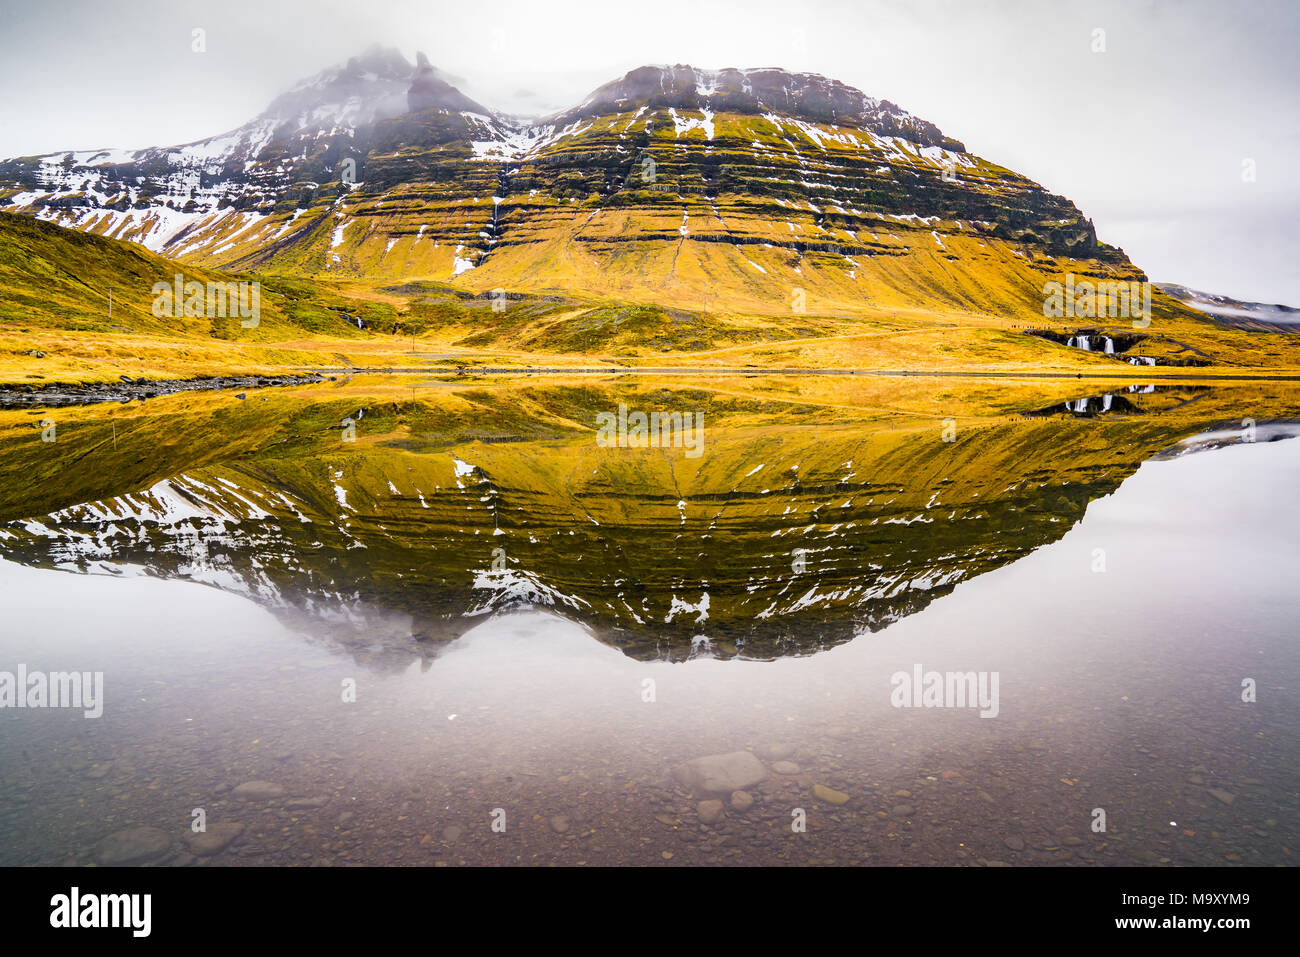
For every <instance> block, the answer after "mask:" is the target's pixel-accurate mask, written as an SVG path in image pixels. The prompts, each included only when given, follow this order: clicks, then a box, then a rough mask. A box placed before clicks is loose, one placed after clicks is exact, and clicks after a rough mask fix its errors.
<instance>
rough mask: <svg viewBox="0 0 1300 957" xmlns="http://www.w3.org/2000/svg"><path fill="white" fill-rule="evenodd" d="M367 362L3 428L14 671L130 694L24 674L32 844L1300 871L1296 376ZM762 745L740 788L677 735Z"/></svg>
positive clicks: (432, 859)
mask: <svg viewBox="0 0 1300 957" xmlns="http://www.w3.org/2000/svg"><path fill="white" fill-rule="evenodd" d="M340 388H342V387H340ZM347 388H348V389H350V390H351V391H348V392H346V394H343V395H340V394H339V393H338V392H337V391H330V390H268V391H267V392H266V393H264V394H259V393H252V394H250V396H249V401H246V402H239V401H236V400H234V399H233V398H232V397H211V398H210V399H206V400H205V404H203V405H201V406H200V405H198V404H196V403H185V402H181V401H179V397H173V399H172V400H165V401H164V400H159V403H161V404H154V403H148V404H145V405H144V406H139V405H136V406H127V407H122V408H121V409H117V410H99V411H91V410H60V427H59V437H58V439H57V441H56V442H53V443H47V444H46V445H47V447H45V448H42V447H41V446H40V444H33V443H34V442H36V443H39V439H38V437H36V436H35V435H34V434H33V426H32V425H31V420H32V419H35V418H39V412H33V413H31V414H29V415H27V417H26V418H24V417H23V416H20V415H19V414H14V415H13V416H12V417H11V418H9V419H6V420H4V422H0V475H2V476H3V479H4V481H3V487H4V490H5V491H4V495H5V503H4V512H3V514H2V516H0V517H2V518H3V520H4V522H3V524H0V600H3V602H4V607H5V609H6V612H7V614H6V616H5V624H4V628H3V632H2V633H0V670H4V669H8V670H11V671H12V670H15V669H16V667H17V665H18V664H24V665H26V667H27V668H28V669H29V670H33V671H34V670H43V671H47V672H53V671H60V670H70V669H76V670H79V671H89V672H95V671H102V672H103V675H104V689H105V690H104V709H103V715H102V717H99V718H90V719H88V718H85V717H83V715H82V713H81V712H80V711H73V710H70V709H62V710H61V709H51V708H46V709H31V708H23V709H16V708H12V709H11V708H6V709H4V710H0V829H2V831H3V834H4V840H3V841H2V842H0V863H4V864H52V863H92V862H95V861H96V860H103V847H104V845H103V844H101V842H102V841H103V839H104V838H105V837H107V836H109V835H112V834H114V833H116V832H119V831H122V830H123V829H127V828H131V827H134V826H141V825H143V826H150V827H156V828H159V829H161V830H162V831H163V832H166V834H167V835H169V836H170V837H171V839H172V844H171V846H170V847H168V848H166V849H155V850H152V851H150V852H149V853H147V854H144V853H143V852H142V855H143V856H142V860H148V861H151V862H156V863H168V864H192V865H200V866H210V865H239V864H266V863H276V864H341V863H402V864H449V865H450V864H459V863H477V864H516V863H525V864H548V863H558V864H575V863H588V864H607V863H636V864H673V865H675V864H683V863H686V864H697V863H704V864H708V863H745V864H764V863H772V864H785V863H791V864H809V863H825V864H829V863H834V864H849V863H858V864H877V865H896V864H979V863H984V864H996V863H1007V864H1027V863H1061V864H1142V863H1168V864H1221V863H1238V862H1240V863H1243V864H1256V865H1259V864H1264V865H1272V864H1290V863H1292V860H1293V857H1292V854H1293V852H1294V851H1295V849H1296V847H1297V838H1298V836H1300V835H1298V834H1297V831H1298V830H1300V821H1298V818H1297V809H1298V808H1300V794H1298V793H1297V792H1298V788H1297V784H1298V782H1300V776H1298V775H1297V765H1298V764H1300V744H1298V743H1297V742H1298V741H1300V736H1298V735H1297V731H1298V730H1300V727H1298V726H1300V709H1297V707H1296V705H1297V700H1296V697H1297V696H1296V690H1295V689H1296V688H1297V687H1300V684H1298V682H1297V678H1298V677H1300V676H1298V675H1297V671H1300V655H1297V652H1296V646H1295V625H1296V622H1297V621H1300V598H1298V597H1297V595H1296V589H1295V587H1294V582H1295V573H1296V571H1297V569H1298V568H1300V561H1298V559H1300V546H1297V542H1300V534H1298V533H1300V516H1298V515H1297V512H1296V510H1295V508H1294V507H1293V506H1292V497H1293V495H1294V490H1295V488H1296V479H1297V477H1298V476H1300V443H1297V442H1292V441H1285V440H1279V441H1272V440H1273V439H1283V438H1284V437H1285V436H1287V435H1290V434H1291V433H1293V432H1294V431H1295V426H1294V424H1293V420H1294V418H1295V411H1296V404H1295V403H1293V402H1292V400H1291V398H1290V397H1289V396H1286V395H1284V394H1272V393H1268V392H1267V390H1263V391H1261V390H1258V389H1246V390H1234V389H1226V388H1224V389H1220V388H1212V389H1204V388H1196V387H1187V388H1185V389H1182V390H1179V389H1174V390H1171V391H1155V392H1150V391H1146V390H1140V391H1135V392H1127V391H1126V392H1124V393H1123V395H1124V399H1125V401H1124V402H1123V403H1118V402H1111V403H1098V402H1082V403H1081V402H1080V401H1079V400H1080V399H1085V398H1088V397H1094V396H1097V395H1100V394H1101V391H1098V390H1093V391H1090V390H1089V389H1088V388H1087V387H1086V386H1075V387H1071V386H1063V387H1058V388H1057V391H1055V392H1052V393H1051V394H1047V393H1046V392H1045V391H1044V390H1045V389H1046V387H1045V386H1043V385H1041V384H1035V385H1033V386H1032V387H1030V386H1015V387H1013V386H1011V385H1007V386H1004V387H1003V386H999V387H996V388H995V387H991V386H988V385H979V386H978V387H976V386H972V387H970V389H966V390H956V391H952V387H951V386H949V385H947V384H945V386H944V389H945V390H947V391H945V393H944V394H943V395H933V394H932V387H930V386H925V387H924V388H922V387H916V389H915V390H914V391H911V392H909V391H907V389H909V388H913V387H911V386H907V387H904V386H899V385H896V384H895V385H890V386H888V387H887V388H884V391H883V392H879V393H877V392H870V393H869V394H868V393H862V392H845V391H839V392H835V393H834V394H831V393H827V392H825V391H822V392H816V391H815V390H814V391H813V392H802V391H793V392H792V391H791V390H790V389H789V388H788V387H786V386H784V385H783V386H782V387H781V388H780V389H776V388H767V387H766V386H759V385H755V386H753V387H746V388H745V389H743V390H741V389H739V388H737V387H736V386H735V384H733V383H724V384H718V383H700V384H699V385H697V386H692V385H683V384H679V383H672V384H670V385H664V384H662V383H657V382H647V383H638V384H636V385H635V386H631V385H627V384H619V385H591V384H585V383H583V384H572V385H565V386H563V387H560V386H553V385H549V384H546V385H544V384H537V383H532V384H513V385H509V386H504V385H498V386H490V385H488V384H465V383H450V384H447V385H446V387H445V388H439V389H437V390H434V389H427V388H419V387H411V388H405V391H403V392H401V393H400V394H399V393H394V392H393V391H392V390H391V387H390V386H389V385H388V384H387V383H365V382H362V383H353V384H350V385H349V386H348V387H347ZM816 388H818V389H821V388H823V387H820V386H818V387H816ZM863 388H866V387H863ZM1061 388H1064V389H1066V390H1067V391H1064V392H1062V391H1060V389H1061ZM1071 388H1073V389H1074V391H1073V392H1070V391H1068V390H1069V389H1071ZM927 390H929V391H927ZM264 397H265V398H266V399H267V401H266V402H265V403H262V402H261V400H262V399H263V398H264ZM166 401H170V402H171V403H172V404H171V405H168V404H166ZM620 402H624V403H628V404H630V405H631V406H632V407H633V408H646V409H650V408H658V409H665V410H667V409H677V410H682V409H693V410H695V411H703V412H704V415H705V419H704V424H705V430H706V431H705V433H704V443H703V453H702V454H701V455H699V456H698V457H696V458H688V457H687V456H686V454H685V452H686V450H685V449H683V448H668V449H664V448H656V449H640V448H601V447H598V446H597V445H596V443H595V442H593V440H592V436H591V427H592V422H593V416H592V413H593V412H594V411H599V410H612V409H616V408H617V407H618V404H619V403H620ZM1103 407H1104V408H1103ZM1017 410H1018V411H1017ZM1074 410H1077V412H1076V411H1074ZM357 411H361V412H362V414H361V415H359V416H358V415H357V414H356V412H357ZM347 418H350V419H352V424H353V426H354V427H355V429H356V436H355V441H349V440H345V439H344V438H343V437H342V436H343V435H346V432H345V431H344V430H345V429H346V426H345V425H342V422H343V421H344V419H347ZM948 422H951V423H952V424H951V425H946V423H948ZM106 427H107V428H108V429H110V430H111V432H112V436H113V438H111V439H110V438H109V437H108V436H109V433H108V432H107V431H106ZM946 429H947V430H951V431H952V432H953V433H954V434H952V435H950V436H949V437H950V438H952V439H953V441H944V436H945V434H947V432H945V430H946ZM1197 436H1200V437H1201V438H1200V439H1199V440H1198V439H1196V438H1195V437H1197ZM1250 440H1253V441H1250ZM114 442H116V448H114V447H113V446H114ZM97 457H98V458H97ZM757 466H762V468H757V469H756V467H757ZM32 479H35V481H32ZM918 666H919V668H920V670H921V671H922V672H929V671H937V672H962V673H965V672H974V673H976V674H977V675H987V676H989V677H990V680H991V679H992V676H996V680H997V685H996V688H997V698H996V702H990V703H988V704H987V705H986V706H985V707H984V708H983V710H984V711H985V712H986V713H987V714H988V716H987V717H981V714H980V711H981V709H980V708H976V707H964V706H958V707H915V708H909V707H896V706H895V705H896V704H897V703H898V699H897V695H896V694H895V693H894V692H895V682H893V681H892V680H891V678H892V676H894V675H896V674H897V673H899V672H902V673H904V674H906V675H909V676H910V675H911V674H912V673H913V671H914V669H916V668H917V667H918ZM1247 679H1251V680H1253V682H1254V686H1255V689H1256V691H1255V698H1256V700H1254V701H1250V702H1247V701H1243V700H1242V697H1243V681H1245V680H1247ZM353 686H354V687H355V700H345V698H346V697H348V695H347V694H346V692H347V690H348V689H349V688H350V687H353ZM994 712H996V713H994ZM742 750H751V751H754V752H756V753H757V754H758V755H759V757H760V759H761V761H762V763H763V769H762V770H763V777H762V779H761V780H758V781H756V782H755V783H753V784H752V785H749V786H747V787H746V788H745V790H746V792H747V793H748V794H749V795H751V796H752V798H753V799H754V804H753V806H752V807H750V808H748V809H747V810H744V811H740V810H736V809H734V808H731V807H728V808H727V810H726V812H725V816H724V817H723V818H722V820H721V821H719V822H716V823H711V824H705V823H701V820H700V817H701V808H700V807H699V802H700V800H701V799H702V798H704V797H706V795H702V794H691V793H689V792H688V790H687V788H686V787H684V786H683V785H682V783H681V782H680V781H679V780H677V779H675V778H674V776H673V769H674V768H675V767H676V766H678V765H680V764H681V763H682V762H685V761H688V760H691V759H694V758H698V757H701V756H705V755H714V754H719V753H726V752H734V751H742ZM780 762H786V763H780ZM779 763H780V766H779V767H778V764H779ZM788 765H789V766H788ZM779 771H791V772H792V773H789V774H783V773H778V772H779ZM259 780H260V781H270V782H273V783H275V784H277V785H279V786H280V788H282V789H283V793H282V794H279V795H277V796H272V797H254V798H244V797H241V796H238V795H237V794H236V793H235V792H234V789H235V788H236V787H237V786H239V785H241V784H244V783H246V782H249V781H259ZM817 786H823V787H826V788H830V789H833V791H834V792H839V794H838V795H837V794H834V793H831V792H822V794H823V795H825V796H826V797H830V798H834V799H835V800H838V798H839V797H840V796H847V801H846V802H845V803H842V804H836V803H832V802H831V801H828V800H826V799H825V797H823V796H819V795H818V793H817V792H815V791H814V788H815V787H817ZM719 797H720V798H721V799H722V800H724V801H730V795H729V794H721V795H719ZM197 808H202V809H203V810H204V812H205V813H206V816H207V822H208V825H209V827H210V828H211V827H213V826H214V825H216V824H218V823H220V824H229V823H231V822H237V823H239V824H241V825H243V830H242V832H241V833H240V834H239V836H238V837H236V838H235V839H234V840H233V841H232V842H231V843H230V844H229V845H228V846H227V847H225V848H224V849H222V850H220V851H219V852H217V853H216V854H214V855H211V856H199V857H195V856H194V855H193V854H191V853H190V847H189V845H188V843H187V842H186V841H185V840H184V838H185V836H186V834H187V833H190V823H191V820H192V818H193V813H194V811H195V809H197ZM1099 809H1100V810H1101V811H1103V812H1104V823H1105V828H1104V830H1101V829H1100V828H1098V827H1097V824H1098V822H1099V821H1100V815H1099V814H1098V810H1099ZM704 813H705V814H706V815H707V813H708V809H707V808H706V809H704ZM800 820H803V821H804V822H805V823H806V827H805V828H804V829H803V830H796V829H794V828H792V824H796V825H797V824H798V823H799V821H800Z"/></svg>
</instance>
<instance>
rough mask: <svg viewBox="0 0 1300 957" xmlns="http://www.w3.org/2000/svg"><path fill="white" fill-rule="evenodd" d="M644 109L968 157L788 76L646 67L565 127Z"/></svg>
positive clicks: (855, 98) (892, 115)
mask: <svg viewBox="0 0 1300 957" xmlns="http://www.w3.org/2000/svg"><path fill="white" fill-rule="evenodd" d="M642 106H646V107H650V108H655V107H671V108H674V109H681V110H700V109H710V110H714V111H715V112H728V113H751V114H757V113H768V112H772V113H781V114H784V115H786V116H793V117H797V118H800V119H805V120H809V121H812V122H818V123H835V124H840V125H845V126H852V127H857V128H859V129H865V130H870V131H871V132H873V133H877V134H879V135H881V136H898V137H901V138H903V139H906V140H910V141H912V142H914V143H919V144H920V145H922V146H942V147H944V148H945V149H951V150H958V151H961V152H964V151H965V147H964V146H963V145H962V144H961V143H959V142H958V141H957V140H954V139H951V138H949V137H946V136H944V135H943V133H941V132H940V131H939V128H938V127H937V126H935V125H934V124H933V123H929V122H926V121H925V120H922V119H919V118H918V117H915V116H912V115H911V114H909V113H907V112H906V111H904V110H902V109H899V107H897V106H895V105H894V104H893V103H890V102H889V101H888V100H876V99H873V98H872V97H869V96H867V95H866V94H865V93H863V92H862V91H861V90H855V89H854V88H853V87H851V86H848V85H847V84H844V83H841V82H839V81H838V80H831V79H828V78H826V77H824V76H817V75H816V74H812V73H788V72H786V71H785V70H778V69H761V70H736V69H725V70H716V71H712V70H699V69H696V68H695V67H692V66H686V65H683V64H680V63H679V64H677V65H676V66H671V67H667V66H643V67H638V68H637V69H635V70H633V71H631V72H630V73H628V74H627V75H626V76H624V77H623V78H622V79H619V80H615V81H614V82H612V83H607V84H605V85H604V86H602V87H600V89H598V90H596V92H594V93H593V94H591V96H589V97H588V98H587V99H586V100H585V101H584V102H583V104H582V105H581V106H579V107H577V108H576V109H573V110H570V111H568V112H567V113H564V114H562V115H561V117H560V119H561V121H562V122H568V121H571V120H574V119H581V118H585V117H590V116H602V115H606V114H610V113H622V112H625V111H627V110H635V109H638V108H640V107H642Z"/></svg>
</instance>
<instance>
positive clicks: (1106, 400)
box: [1101, 392, 1114, 412]
mask: <svg viewBox="0 0 1300 957" xmlns="http://www.w3.org/2000/svg"><path fill="white" fill-rule="evenodd" d="M1112 398H1114V396H1112V395H1111V394H1110V393H1109V392H1108V393H1106V394H1105V395H1103V396H1102V397H1101V411H1103V412H1109V411H1110V400H1111V399H1112Z"/></svg>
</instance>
